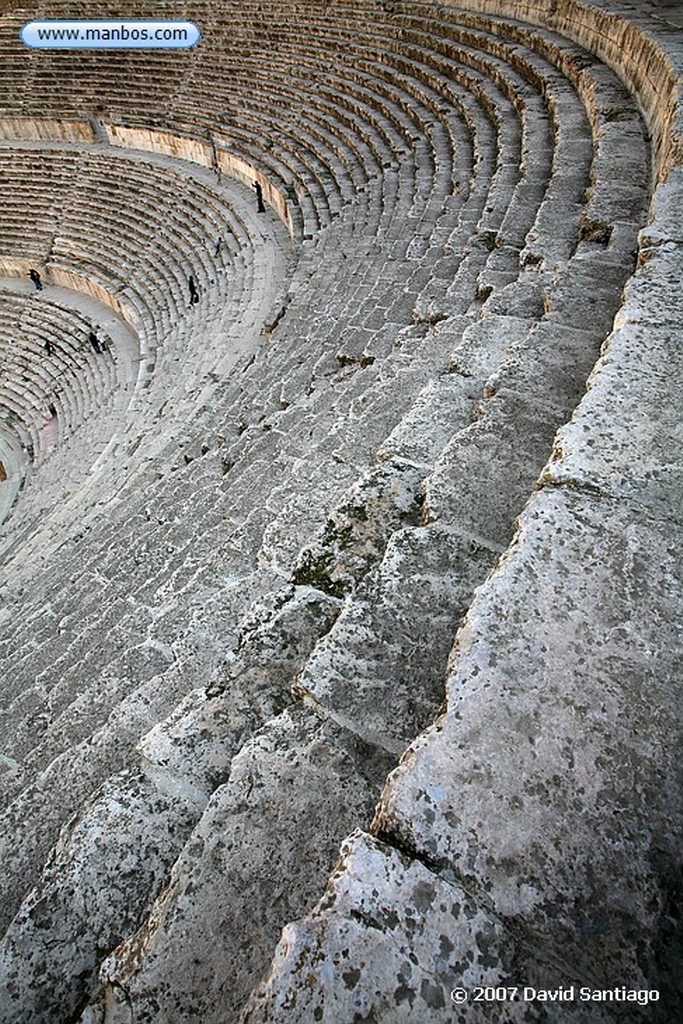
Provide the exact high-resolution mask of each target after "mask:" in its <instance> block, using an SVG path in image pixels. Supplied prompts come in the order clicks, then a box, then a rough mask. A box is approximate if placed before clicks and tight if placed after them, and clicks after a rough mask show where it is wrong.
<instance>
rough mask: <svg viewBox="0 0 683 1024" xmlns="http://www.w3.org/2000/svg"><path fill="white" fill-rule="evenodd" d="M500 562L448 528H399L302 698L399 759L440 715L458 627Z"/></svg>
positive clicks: (305, 675) (314, 660) (316, 661)
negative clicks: (477, 589)
mask: <svg viewBox="0 0 683 1024" xmlns="http://www.w3.org/2000/svg"><path fill="white" fill-rule="evenodd" d="M497 558H498V553H497V551H495V550H492V549H490V548H486V547H484V546H482V545H480V544H477V543H476V542H475V541H473V540H471V539H470V538H467V537H461V536H458V535H457V534H454V533H451V532H449V531H447V530H444V529H442V528H440V527H439V526H430V527H422V528H414V529H405V530H399V531H397V532H396V533H394V534H393V536H392V538H391V540H390V541H389V544H388V546H387V549H386V552H385V554H384V558H383V559H382V561H381V563H380V564H379V565H378V566H377V567H376V568H375V569H373V570H372V571H371V572H370V573H369V574H368V576H366V578H365V580H364V581H363V584H362V585H361V586H360V587H359V589H358V590H357V592H356V593H355V594H354V596H353V598H350V599H348V600H347V601H346V603H345V605H344V608H343V610H342V612H341V615H340V616H339V618H338V619H337V621H336V622H335V624H334V626H333V628H332V629H331V630H330V632H329V633H328V634H327V635H326V636H324V637H323V638H322V639H321V640H320V642H319V643H318V645H317V646H316V648H315V649H314V651H313V653H312V654H311V657H310V658H309V660H308V662H307V663H306V665H305V666H304V668H303V670H302V672H301V674H300V676H299V679H298V681H297V683H296V686H295V689H296V692H297V693H301V694H304V695H306V696H310V697H312V698H313V699H314V700H315V701H316V703H317V704H320V705H322V706H323V707H324V708H325V709H326V711H327V712H328V713H329V714H330V715H331V716H332V717H334V719H335V720H336V721H339V722H342V723H346V724H347V725H348V727H349V728H351V729H353V731H354V732H356V733H357V734H358V735H360V736H363V737H365V738H366V739H367V740H368V741H371V742H373V743H376V744H378V745H379V746H380V747H384V748H386V749H387V750H390V751H392V752H394V753H396V754H399V753H400V752H401V751H402V750H404V749H405V747H406V745H407V744H408V743H409V742H410V741H411V740H412V739H413V737H414V736H416V735H417V733H418V732H419V731H420V730H421V729H423V728H424V727H425V726H426V725H427V724H428V723H429V722H430V721H431V719H432V718H433V717H434V715H435V714H436V712H437V710H438V707H439V705H440V703H441V701H442V700H443V686H444V676H445V672H446V665H447V661H448V655H449V653H450V650H451V647H452V645H453V639H454V636H455V632H456V629H457V627H458V624H459V622H460V619H461V617H462V616H463V615H464V613H465V611H466V609H467V606H468V605H469V602H470V600H471V596H472V592H473V590H474V588H475V587H476V586H477V585H478V584H479V583H480V582H481V580H482V579H483V578H484V577H485V576H486V574H487V573H488V571H489V570H490V568H491V567H492V565H493V564H494V562H495V561H496V559H497ZM426 651H429V656H428V657H426V656H425V652H426Z"/></svg>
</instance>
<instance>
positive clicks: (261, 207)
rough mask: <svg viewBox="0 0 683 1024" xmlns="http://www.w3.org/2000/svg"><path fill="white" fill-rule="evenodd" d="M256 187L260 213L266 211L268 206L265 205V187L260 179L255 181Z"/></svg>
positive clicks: (257, 207) (257, 206) (257, 204)
mask: <svg viewBox="0 0 683 1024" xmlns="http://www.w3.org/2000/svg"><path fill="white" fill-rule="evenodd" d="M254 189H255V190H256V209H257V211H258V212H259V213H265V212H266V208H265V206H264V205H263V189H262V188H261V186H260V184H259V183H258V181H255V182H254Z"/></svg>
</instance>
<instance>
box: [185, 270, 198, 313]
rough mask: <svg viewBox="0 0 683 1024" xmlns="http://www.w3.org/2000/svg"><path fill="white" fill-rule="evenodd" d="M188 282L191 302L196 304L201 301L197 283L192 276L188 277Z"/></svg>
mask: <svg viewBox="0 0 683 1024" xmlns="http://www.w3.org/2000/svg"><path fill="white" fill-rule="evenodd" d="M187 283H188V285H189V288H190V302H191V303H192V305H193V306H194V305H195V303H197V302H199V292H198V291H197V285H196V284H195V283H194V278H193V277H192V276H190V277H189V278H188V282H187Z"/></svg>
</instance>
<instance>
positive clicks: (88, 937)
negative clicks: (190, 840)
mask: <svg viewBox="0 0 683 1024" xmlns="http://www.w3.org/2000/svg"><path fill="white" fill-rule="evenodd" d="M194 817H195V815H194V813H193V808H192V807H191V805H188V803H186V802H184V801H183V800H182V799H179V798H178V797H176V798H171V797H167V796H165V795H162V794H160V793H158V792H155V791H154V789H153V787H152V786H151V785H150V783H149V781H148V780H147V779H146V778H145V777H144V776H143V775H142V774H141V773H138V774H137V775H131V774H130V773H123V774H122V775H120V776H119V777H114V778H112V779H110V780H109V781H108V782H107V784H106V785H105V787H104V790H103V792H102V793H101V794H100V795H99V796H98V799H97V800H96V801H95V803H94V804H93V805H92V806H91V807H89V808H86V809H84V810H83V811H81V812H80V813H79V815H78V816H77V817H76V818H75V819H74V820H73V821H71V822H70V823H69V825H68V826H66V827H65V828H64V829H63V830H62V833H61V835H60V838H59V842H58V843H57V846H56V847H55V849H54V851H53V854H52V856H51V858H50V860H49V861H48V864H47V865H46V867H45V869H44V871H43V874H42V876H41V878H40V880H39V882H38V884H37V885H36V887H35V889H33V891H32V892H31V893H30V894H29V895H28V896H27V898H26V899H25V900H24V902H23V903H22V905H21V907H20V908H19V912H18V913H17V915H16V917H15V918H14V920H13V922H12V924H11V925H10V927H9V929H8V930H7V932H6V934H5V937H4V940H3V942H2V945H1V946H0V1020H2V1021H3V1024H35V1022H36V1021H38V1020H40V1021H41V1022H44V1024H49V1022H55V1024H56V1022H60V1021H63V1020H65V1019H73V1015H74V1013H75V1011H77V1010H78V1009H80V1007H81V1006H82V1005H83V1002H84V1000H85V999H86V998H87V997H88V996H92V995H93V994H94V991H95V985H96V971H97V967H98V964H99V963H100V961H101V959H102V956H103V954H105V953H106V951H108V950H111V949H113V948H114V947H115V946H116V945H117V944H118V943H119V942H120V941H121V940H122V939H123V938H124V936H126V935H127V934H128V933H129V932H130V930H131V929H132V928H135V927H137V925H138V924H139V922H140V920H141V917H142V912H143V911H144V909H145V908H146V907H147V904H148V901H149V894H150V892H155V891H156V892H158V891H159V890H160V888H161V887H162V885H163V884H164V882H165V879H166V873H167V870H168V863H169V859H171V860H172V859H173V858H174V857H175V856H177V855H178V853H179V852H180V850H181V849H182V846H183V843H184V841H185V839H186V837H187V835H188V833H189V831H190V828H191V827H192V824H193V822H194Z"/></svg>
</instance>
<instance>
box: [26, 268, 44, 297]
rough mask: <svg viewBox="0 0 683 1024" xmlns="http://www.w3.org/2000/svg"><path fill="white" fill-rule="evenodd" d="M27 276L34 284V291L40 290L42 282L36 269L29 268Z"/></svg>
mask: <svg viewBox="0 0 683 1024" xmlns="http://www.w3.org/2000/svg"><path fill="white" fill-rule="evenodd" d="M28 276H29V277H30V278H31V280H32V281H33V283H34V285H35V286H36V291H37V292H42V290H43V282H42V281H41V280H40V274H39V273H38V271H37V270H34V269H33V268H31V269H30V270H29V272H28Z"/></svg>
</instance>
